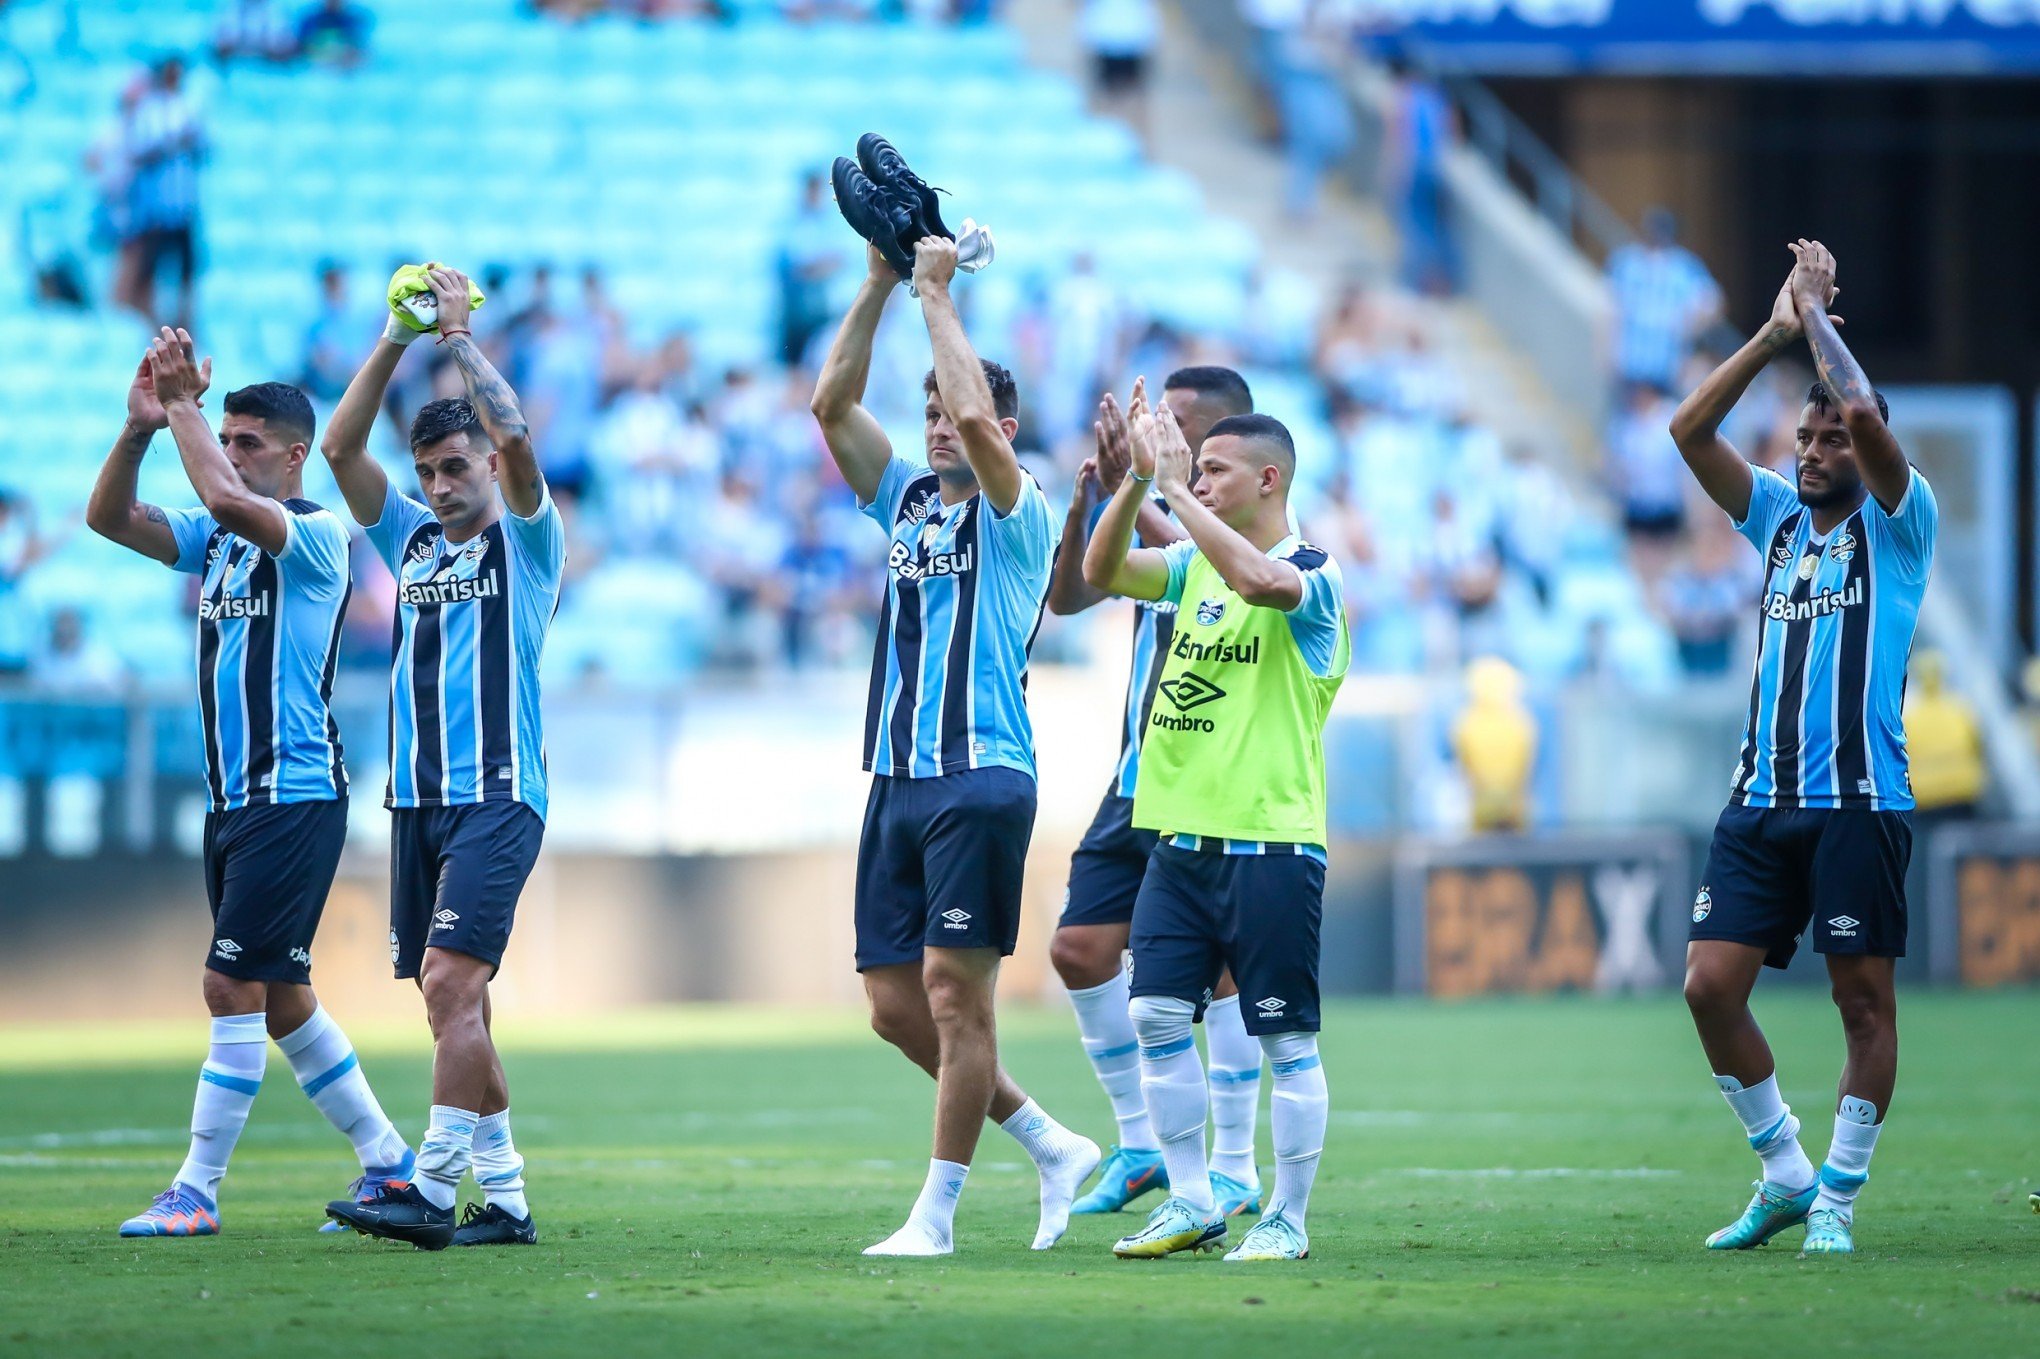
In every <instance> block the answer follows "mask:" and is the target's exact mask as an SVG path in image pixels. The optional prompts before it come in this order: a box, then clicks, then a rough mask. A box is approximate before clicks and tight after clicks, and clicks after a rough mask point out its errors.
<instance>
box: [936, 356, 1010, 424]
mask: <svg viewBox="0 0 2040 1359" xmlns="http://www.w3.org/2000/svg"><path fill="white" fill-rule="evenodd" d="M978 362H979V363H980V364H982V365H983V366H984V370H985V384H986V385H987V386H989V387H990V388H991V389H992V414H994V415H996V416H998V417H999V418H1000V419H1001V420H1018V419H1019V418H1020V384H1019V383H1017V382H1015V381H1013V375H1012V374H1011V373H1009V372H1007V371H1006V366H1005V365H1004V364H1002V363H993V362H992V361H991V360H990V359H979V360H978ZM935 391H936V387H935V370H934V369H933V368H930V369H929V370H928V376H926V377H924V378H922V379H921V392H922V394H923V395H925V396H933V395H935Z"/></svg>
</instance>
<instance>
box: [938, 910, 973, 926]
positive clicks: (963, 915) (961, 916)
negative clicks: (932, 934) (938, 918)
mask: <svg viewBox="0 0 2040 1359" xmlns="http://www.w3.org/2000/svg"><path fill="white" fill-rule="evenodd" d="M942 919H943V920H944V921H945V922H947V923H945V924H944V925H943V927H942V928H943V929H946V930H960V929H962V928H963V927H964V926H966V925H968V924H970V912H969V911H965V910H961V909H959V908H957V907H954V906H952V907H950V908H949V909H948V910H946V911H944V912H943V913H942Z"/></svg>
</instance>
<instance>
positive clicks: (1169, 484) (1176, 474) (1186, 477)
mask: <svg viewBox="0 0 2040 1359" xmlns="http://www.w3.org/2000/svg"><path fill="white" fill-rule="evenodd" d="M1155 452H1156V458H1155V485H1156V487H1158V488H1159V489H1160V490H1161V493H1162V495H1163V497H1164V498H1165V499H1167V500H1168V502H1169V508H1170V509H1171V510H1174V511H1175V512H1176V518H1177V519H1178V520H1180V521H1181V522H1182V524H1183V527H1184V529H1185V530H1187V531H1188V533H1189V534H1190V541H1191V542H1193V543H1196V544H1197V550H1198V551H1199V552H1201V553H1203V554H1204V559H1205V560H1206V561H1208V562H1210V563H1211V565H1212V569H1213V570H1215V571H1217V572H1218V574H1219V578H1220V579H1221V580H1223V581H1224V582H1225V583H1226V584H1227V585H1229V586H1231V587H1232V590H1233V593H1234V594H1236V595H1238V596H1239V597H1240V598H1241V599H1244V600H1245V601H1247V603H1249V604H1252V605H1254V606H1255V607H1256V608H1263V609H1280V610H1282V611H1283V612H1284V613H1287V612H1289V611H1290V610H1291V609H1293V608H1295V607H1296V606H1297V605H1298V604H1301V603H1302V602H1303V573H1302V572H1300V571H1298V570H1297V569H1296V568H1295V567H1294V566H1291V565H1290V564H1289V563H1288V562H1281V561H1276V560H1274V559H1273V558H1272V557H1270V556H1269V555H1268V554H1267V553H1266V552H1263V551H1262V550H1261V549H1260V548H1258V547H1256V546H1254V544H1253V543H1252V542H1250V541H1249V540H1248V539H1247V538H1246V536H1245V535H1243V534H1241V533H1240V532H1239V531H1238V530H1237V529H1234V528H1232V527H1230V526H1229V525H1228V524H1227V523H1226V522H1225V521H1224V520H1223V519H1220V518H1219V517H1218V516H1217V515H1216V514H1214V513H1212V512H1211V510H1210V509H1208V508H1207V507H1206V506H1205V504H1204V502H1203V501H1201V500H1199V499H1198V498H1197V497H1196V496H1195V495H1193V494H1192V493H1191V490H1190V445H1189V444H1188V443H1186V442H1184V439H1183V431H1182V429H1181V428H1180V427H1179V426H1178V425H1177V424H1176V415H1175V412H1174V411H1171V410H1170V409H1169V408H1168V407H1167V406H1166V405H1164V406H1163V407H1162V408H1161V410H1160V411H1159V412H1158V413H1157V415H1156V419H1155Z"/></svg>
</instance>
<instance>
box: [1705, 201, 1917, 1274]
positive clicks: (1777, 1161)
mask: <svg viewBox="0 0 2040 1359" xmlns="http://www.w3.org/2000/svg"><path fill="white" fill-rule="evenodd" d="M1791 249H1792V253H1793V255H1794V256H1795V258H1796V260H1797V263H1796V264H1795V265H1794V266H1793V269H1792V273H1791V276H1790V277H1789V278H1788V279H1787V280H1786V282H1785V286H1784V287H1783V288H1781V289H1780V290H1779V292H1778V296H1777V300H1776V301H1775V303H1774V304H1773V305H1772V308H1771V316H1770V319H1769V320H1767V321H1765V323H1764V325H1763V328H1762V329H1761V330H1759V331H1758V332H1757V334H1756V335H1755V336H1754V337H1753V338H1752V339H1751V340H1750V341H1749V343H1748V344H1745V345H1744V346H1743V347H1742V348H1741V349H1740V350H1739V351H1737V353H1736V354H1735V355H1734V356H1733V357H1732V358H1730V359H1729V360H1728V361H1727V362H1726V363H1724V364H1722V365H1721V367H1719V368H1717V369H1716V370H1715V371H1714V372H1713V374H1712V375H1710V376H1709V377H1708V378H1707V380H1706V381H1705V382H1703V383H1701V384H1700V387H1699V389H1698V390H1696V391H1695V392H1694V393H1693V394H1692V395H1691V396H1689V397H1687V398H1686V400H1685V403H1684V404H1683V405H1681V406H1680V407H1679V411H1678V414H1677V415H1676V416H1675V417H1674V418H1673V420H1672V435H1673V437H1674V438H1675V439H1677V440H1678V444H1679V451H1680V452H1681V453H1683V454H1684V455H1685V458H1686V464H1687V466H1689V467H1691V468H1692V469H1693V475H1694V476H1695V477H1696V478H1697V479H1698V480H1699V482H1700V485H1701V487H1702V488H1703V489H1705V490H1706V492H1707V494H1708V495H1709V496H1710V497H1711V498H1712V499H1713V501H1714V503H1715V504H1717V505H1719V506H1720V507H1721V508H1722V509H1723V510H1725V511H1727V512H1728V515H1729V517H1730V518H1732V519H1733V520H1734V521H1735V527H1736V530H1737V532H1739V533H1741V534H1742V535H1743V537H1745V538H1747V539H1749V541H1750V543H1751V545H1752V546H1753V547H1755V548H1756V549H1757V551H1758V552H1760V553H1762V554H1763V559H1764V590H1763V603H1762V605H1761V607H1760V610H1759V613H1760V622H1759V624H1758V634H1757V665H1756V676H1755V678H1754V680H1753V681H1752V682H1751V685H1750V715H1749V722H1748V725H1747V726H1746V727H1745V729H1744V733H1743V743H1742V752H1741V754H1740V756H1739V757H1738V760H1737V764H1736V774H1735V784H1734V790H1733V792H1732V793H1731V794H1730V797H1729V804H1728V807H1727V809H1726V810H1724V811H1723V812H1722V814H1721V820H1720V823H1719V824H1718V825H1717V826H1716V827H1715V831H1714V844H1713V847H1712V848H1711V849H1710V850H1709V851H1708V855H1707V867H1706V869H1705V871H1704V872H1703V873H1702V874H1701V880H1700V882H1701V885H1700V891H1699V894H1698V895H1697V896H1696V897H1695V898H1694V900H1693V925H1692V934H1691V942H1690V943H1689V944H1688V945H1687V948H1686V1003H1687V1005H1688V1006H1690V1007H1691V1009H1692V1011H1693V1022H1694V1024H1695V1026H1696V1027H1697V1028H1698V1029H1699V1031H1700V1045H1701V1047H1702V1048H1704V1049H1705V1050H1706V1053H1707V1060H1708V1061H1709V1062H1711V1063H1712V1064H1713V1067H1714V1073H1715V1074H1714V1080H1715V1083H1716V1084H1717V1085H1718V1086H1719V1087H1720V1089H1721V1092H1722V1094H1723V1095H1725V1096H1726V1097H1727V1099H1728V1103H1729V1107H1730V1108H1731V1109H1733V1110H1734V1111H1735V1114H1736V1117H1737V1118H1739V1119H1741V1120H1742V1124H1743V1128H1744V1130H1745V1131H1746V1132H1747V1133H1748V1134H1749V1139H1750V1146H1751V1147H1752V1148H1753V1149H1755V1151H1756V1153H1757V1155H1758V1156H1759V1157H1760V1158H1761V1159H1762V1161H1763V1178H1762V1179H1761V1180H1759V1181H1758V1183H1757V1192H1756V1195H1755V1196H1754V1197H1753V1198H1751V1200H1750V1203H1749V1207H1748V1208H1747V1209H1746V1210H1745V1211H1744V1212H1743V1215H1742V1217H1740V1218H1739V1219H1737V1220H1736V1221H1735V1222H1734V1223H1732V1224H1731V1225H1729V1226H1727V1227H1724V1228H1722V1229H1721V1230H1720V1231H1718V1232H1716V1233H1714V1235H1712V1236H1710V1237H1708V1238H1707V1244H1708V1246H1710V1247H1711V1248H1713V1249H1715V1250H1744V1249H1747V1248H1749V1247H1751V1246H1757V1245H1761V1244H1763V1243H1764V1242H1765V1241H1768V1240H1769V1239H1770V1238H1771V1237H1773V1236H1775V1235H1777V1234H1778V1233H1779V1232H1781V1231H1783V1230H1784V1229H1786V1228H1787V1227H1790V1226H1793V1225H1794V1224H1796V1223H1799V1222H1804V1223H1805V1224H1806V1238H1805V1242H1804V1244H1803V1245H1802V1247H1801V1251H1802V1253H1803V1254H1839V1253H1846V1252H1848V1251H1851V1250H1853V1249H1854V1242H1853V1235H1852V1232H1853V1222H1854V1214H1855V1202H1856V1195H1857V1194H1858V1193H1859V1192H1860V1191H1861V1190H1862V1188H1863V1182H1864V1180H1865V1179H1867V1178H1868V1176H1869V1172H1870V1153H1871V1150H1872V1149H1873V1148H1874V1147H1875V1146H1876V1145H1877V1135H1878V1132H1879V1131H1880V1130H1881V1129H1882V1127H1883V1121H1884V1116H1885V1114H1886V1113H1887V1112H1888V1111H1889V1110H1890V1108H1891V1092H1892V1086H1893V1085H1894V1083H1895V1082H1896V1080H1897V1077H1898V1015H1897V1001H1896V998H1895V996H1894V994H1893V981H1892V974H1893V968H1894V962H1893V960H1894V959H1897V958H1900V957H1903V956H1904V954H1905V934H1906V903H1905V870H1906V863H1907V860H1908V859H1909V858H1910V856H1911V851H1912V805H1913V796H1912V786H1911V783H1910V781H1909V779H1908V777H1907V774H1906V757H1905V729H1904V726H1903V723H1902V720H1901V717H1900V711H1899V710H1900V705H1901V702H1902V700H1903V697H1904V692H1905V669H1906V656H1907V653H1908V652H1909V651H1910V650H1911V648H1912V636H1913V625H1914V623H1915V622H1916V621H1917V620H1918V618H1919V610H1920V598H1921V596H1922V595H1923V594H1924V593H1925V591H1926V585H1927V573H1928V571H1929V570H1930V569H1931V567H1932V566H1933V562H1934V537H1935V529H1936V525H1937V524H1938V522H1939V517H1940V514H1939V510H1938V509H1937V508H1936V507H1935V504H1934V492H1933V490H1932V489H1931V488H1930V487H1929V486H1928V485H1927V482H1926V479H1925V478H1924V477H1922V476H1921V475H1920V474H1919V472H1918V471H1916V470H1915V469H1914V468H1913V467H1911V466H1910V465H1909V464H1908V463H1907V462H1906V458H1905V453H1904V450H1902V449H1901V448H1900V447H1899V446H1898V441H1897V440H1896V439H1894V438H1893V437H1892V434H1891V430H1890V427H1889V426H1888V425H1887V424H1886V423H1885V422H1886V420H1887V419H1888V412H1887V408H1886V405H1885V401H1884V398H1883V397H1882V396H1881V395H1879V394H1878V393H1877V392H1876V391H1875V390H1873V389H1872V388H1871V386H1870V382H1869V379H1867V378H1866V377H1864V376H1863V370H1862V368H1861V367H1860V366H1858V364H1857V363H1856V360H1855V359H1854V358H1852V357H1851V356H1850V354H1849V350H1848V347H1847V346H1846V345H1844V344H1843V343H1842V338H1841V335H1840V334H1839V333H1838V332H1837V331H1836V328H1835V327H1836V325H1837V321H1836V319H1835V318H1833V317H1831V316H1829V315H1828V312H1827V308H1828V305H1829V303H1830V302H1831V301H1832V300H1833V298H1834V295H1835V293H1836V291H1837V289H1836V287H1835V260H1834V256H1833V255H1831V254H1829V253H1828V251H1827V249H1826V247H1824V246H1822V245H1821V244H1820V243H1819V242H1817V241H1803V240H1802V241H1799V242H1798V243H1796V244H1794V245H1793V246H1792V247H1791ZM1802 338H1803V339H1804V340H1805V341H1806V342H1807V344H1808V346H1809V347H1810V348H1811V349H1812V350H1813V360H1814V364H1815V366H1816V367H1817V369H1818V370H1819V376H1820V381H1818V382H1817V383H1815V384H1814V386H1813V390H1812V391H1810V392H1808V393H1807V397H1806V404H1805V406H1804V407H1803V408H1802V409H1801V410H1800V412H1799V438H1798V469H1797V470H1798V475H1797V480H1798V484H1797V486H1796V487H1795V486H1794V485H1793V483H1791V482H1788V481H1786V480H1785V478H1783V477H1781V476H1779V475H1777V474H1776V473H1774V472H1771V471H1768V470H1766V469H1764V468H1761V467H1755V468H1753V467H1751V466H1750V465H1749V464H1748V463H1747V462H1744V461H1743V459H1742V457H1741V455H1740V454H1738V453H1737V452H1736V451H1735V449H1734V448H1733V447H1732V446H1730V444H1729V443H1728V442H1727V441H1726V440H1725V439H1723V438H1722V437H1721V434H1720V428H1721V422H1722V420H1723V418H1724V417H1725V416H1727V414H1728V412H1729V411H1730V410H1731V409H1732V408H1733V407H1734V406H1735V403H1736V401H1737V399H1738V398H1740V397H1741V396H1742V394H1743V392H1744V390H1745V389H1746V388H1748V386H1749V385H1750V382H1751V381H1752V380H1753V379H1754V378H1755V377H1756V376H1757V374H1758V373H1760V372H1761V371H1763V369H1764V366H1765V365H1766V364H1768V363H1770V362H1771V360H1772V359H1774V358H1775V357H1777V356H1778V355H1779V354H1780V353H1782V352H1783V351H1784V350H1786V349H1787V348H1789V347H1791V346H1792V345H1795V344H1797V343H1798V342H1799V341H1800V340H1801V339H1802ZM1809 925H1811V927H1812V930H1813V947H1814V950H1815V951H1816V952H1818V953H1821V954H1824V955H1826V957H1827V968H1828V978H1829V981H1830V982H1831V983H1832V987H1833V993H1834V1000H1835V1006H1836V1008H1837V1009H1839V1010H1840V1011H1841V1017H1842V1032H1843V1035H1844V1037H1845V1038H1846V1039H1847V1044H1848V1058H1847V1062H1846V1064H1845V1065H1844V1066H1843V1068H1842V1080H1841V1091H1840V1103H1839V1107H1838V1109H1837V1111H1836V1113H1835V1132H1834V1140H1833V1142H1832V1143H1830V1144H1829V1147H1828V1154H1827V1160H1826V1162H1825V1163H1824V1164H1823V1165H1822V1166H1821V1168H1820V1171H1819V1174H1818V1176H1816V1174H1815V1172H1814V1168H1813V1166H1812V1164H1811V1163H1810V1162H1809V1161H1808V1160H1807V1157H1806V1153H1805V1152H1804V1151H1802V1150H1801V1149H1800V1145H1799V1120H1798V1119H1797V1118H1794V1117H1793V1116H1792V1110H1791V1108H1790V1107H1789V1106H1788V1105H1786V1103H1785V1101H1784V1099H1783V1098H1782V1097H1781V1096H1780V1095H1779V1093H1778V1076H1777V1065H1776V1063H1775V1062H1774V1061H1773V1060H1772V1056H1771V1048H1770V1045H1769V1044H1768V1043H1767V1042H1766V1041H1765V1040H1764V1032H1763V1030H1762V1029H1760V1028H1758V1027H1757V1021H1756V1019H1755V1017H1754V1016H1752V1015H1751V1013H1750V1008H1749V997H1750V991H1751V989H1752V988H1753V987H1754V986H1755V985H1756V981H1757V976H1758V973H1759V971H1760V970H1761V969H1762V968H1763V967H1765V966H1766V965H1768V966H1771V967H1784V966H1785V965H1786V963H1787V962H1789V961H1790V960H1791V958H1792V954H1793V952H1794V951H1795V950H1796V949H1797V948H1798V945H1799V936H1800V935H1801V934H1802V933H1803V932H1805V931H1806V930H1807V928H1808V926H1809Z"/></svg>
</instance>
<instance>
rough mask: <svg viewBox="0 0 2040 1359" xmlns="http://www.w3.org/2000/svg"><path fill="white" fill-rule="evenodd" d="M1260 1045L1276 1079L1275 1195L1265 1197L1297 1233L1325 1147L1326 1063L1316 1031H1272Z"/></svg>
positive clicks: (1272, 1117) (1272, 1119)
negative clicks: (1266, 1055)
mask: <svg viewBox="0 0 2040 1359" xmlns="http://www.w3.org/2000/svg"><path fill="white" fill-rule="evenodd" d="M1261 1047H1262V1048H1263V1049H1264V1050H1265V1051H1266V1052H1267V1054H1268V1069H1269V1070H1270V1071H1271V1072H1272V1073H1273V1074H1274V1077H1275V1093H1274V1095H1273V1097H1272V1098H1271V1099H1270V1101H1269V1108H1268V1130H1269V1131H1270V1132H1271V1133H1272V1134H1274V1138H1275V1196H1274V1197H1273V1198H1271V1199H1270V1200H1268V1212H1269V1213H1280V1214H1282V1216H1283V1218H1284V1219H1286V1220H1287V1221H1288V1222H1289V1224H1290V1225H1291V1226H1293V1227H1295V1228H1296V1230H1297V1231H1299V1232H1300V1231H1302V1230H1303V1229H1304V1226H1303V1224H1304V1215H1305V1213H1306V1212H1307V1211H1308V1209H1309V1207H1310V1187H1311V1184H1312V1183H1313V1182H1314V1181H1315V1180H1316V1179H1317V1168H1318V1158H1319V1157H1321V1156H1322V1155H1323V1154H1324V1150H1325V1124H1326V1123H1327V1122H1328V1121H1329V1120H1330V1117H1331V1095H1330V1093H1329V1091H1328V1090H1327V1089H1326V1087H1325V1068H1324V1063H1323V1062H1322V1061H1320V1060H1319V1059H1318V1037H1317V1035H1316V1034H1314V1033H1277V1034H1270V1035H1269V1036H1267V1037H1266V1038H1263V1039H1262V1040H1261Z"/></svg>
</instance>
